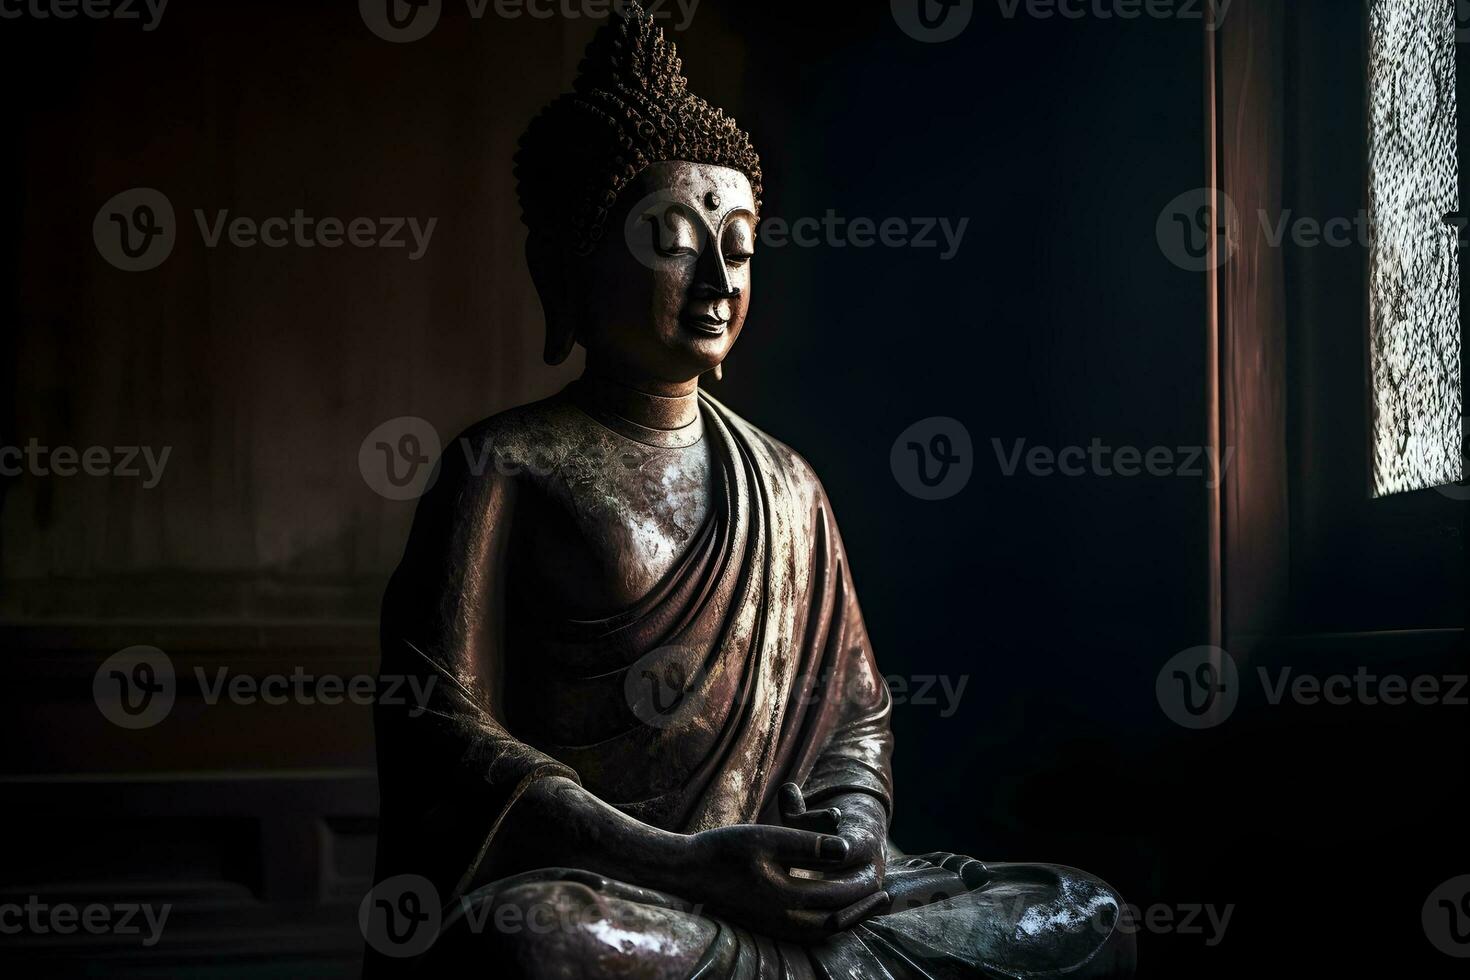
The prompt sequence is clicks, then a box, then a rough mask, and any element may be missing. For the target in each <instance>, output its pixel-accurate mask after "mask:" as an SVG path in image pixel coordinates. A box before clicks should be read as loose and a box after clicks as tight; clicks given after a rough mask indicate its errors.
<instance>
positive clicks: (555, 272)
mask: <svg viewBox="0 0 1470 980" xmlns="http://www.w3.org/2000/svg"><path fill="white" fill-rule="evenodd" d="M564 263H565V258H564V256H561V255H559V254H558V253H557V250H556V249H555V248H554V247H553V246H551V245H550V244H549V243H548V242H546V241H545V240H543V239H540V238H537V237H535V236H531V237H530V238H528V239H527V240H526V265H527V266H528V267H529V268H530V270H531V281H532V282H534V283H535V284H536V294H537V295H538V296H539V297H540V298H541V312H542V315H543V316H544V317H545V318H546V348H545V350H544V351H543V352H542V355H541V356H542V357H543V358H544V359H545V360H546V363H547V364H560V363H561V362H562V361H565V360H566V359H567V358H568V357H569V356H571V353H572V347H573V346H574V345H575V344H576V342H577V330H576V324H577V317H576V314H575V313H574V311H573V306H574V303H575V295H574V293H573V288H574V287H573V286H572V284H571V282H570V277H569V276H568V275H567V269H566V266H565V264H564Z"/></svg>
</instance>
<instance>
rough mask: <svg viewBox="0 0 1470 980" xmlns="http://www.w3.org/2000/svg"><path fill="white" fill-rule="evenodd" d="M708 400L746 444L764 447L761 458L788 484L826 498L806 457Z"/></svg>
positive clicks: (808, 494)
mask: <svg viewBox="0 0 1470 980" xmlns="http://www.w3.org/2000/svg"><path fill="white" fill-rule="evenodd" d="M706 397H708V396H706ZM709 401H710V402H712V403H713V407H714V409H715V411H716V412H717V413H718V414H719V416H720V418H721V419H722V420H724V422H725V424H726V425H728V426H729V427H730V428H731V430H733V431H734V432H736V433H737V434H738V435H739V436H740V437H741V438H742V439H744V440H745V442H746V443H748V444H750V445H755V446H759V447H761V448H762V449H763V451H764V452H763V455H764V457H765V458H766V459H767V460H768V461H769V464H770V465H771V466H772V467H773V469H774V470H775V472H776V473H777V474H779V475H780V476H782V477H783V478H784V481H785V482H786V483H787V484H788V485H790V486H791V487H792V488H793V489H795V490H797V491H798V492H800V493H802V494H803V495H804V496H808V497H810V498H811V499H813V500H814V501H819V500H825V499H826V496H827V492H826V490H825V488H823V486H822V480H821V478H820V477H819V476H817V471H816V469H815V468H813V466H812V464H811V463H810V462H808V461H807V458H806V457H805V456H803V455H802V454H801V453H799V452H797V451H796V450H795V449H793V448H791V447H790V446H789V445H787V444H786V443H784V442H782V441H781V440H780V439H777V438H776V437H775V436H773V435H771V434H770V433H769V432H766V431H765V430H764V429H761V428H760V427H758V426H756V425H754V424H753V423H751V422H748V421H746V420H745V419H744V418H742V417H741V416H739V415H737V414H736V413H735V412H733V411H731V410H730V409H729V408H728V407H726V406H725V405H724V404H722V403H720V402H719V401H716V400H715V399H714V398H709Z"/></svg>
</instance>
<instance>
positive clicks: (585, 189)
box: [515, 2, 761, 256]
mask: <svg viewBox="0 0 1470 980" xmlns="http://www.w3.org/2000/svg"><path fill="white" fill-rule="evenodd" d="M615 7H616V12H615V13H614V14H613V16H611V17H610V18H609V19H608V21H607V23H606V24H604V25H603V26H602V27H601V28H600V29H599V30H598V32H597V35H596V36H595V37H593V39H592V41H591V43H590V44H588V45H587V51H586V54H585V56H584V57H583V58H582V63H581V65H580V66H578V69H577V80H576V82H575V83H574V84H573V90H572V91H571V92H570V93H568V94H566V95H562V96H560V97H558V98H557V99H555V100H554V101H553V102H552V103H551V104H550V105H548V106H547V107H546V108H545V109H543V110H542V111H541V112H540V114H538V115H537V116H536V118H535V119H533V120H531V124H530V125H529V126H528V127H527V128H526V132H525V134H524V135H522V136H521V140H520V147H519V149H518V151H517V152H516V160H515V176H516V190H517V193H518V194H519V196H520V201H521V220H522V221H523V222H525V224H526V227H527V228H529V229H530V231H531V233H532V234H533V235H545V236H547V237H548V238H550V239H551V240H553V241H555V242H557V243H559V244H560V245H561V246H562V247H563V248H564V249H565V250H567V251H569V252H571V253H572V254H574V255H579V256H582V255H587V254H588V253H590V252H591V251H592V250H593V249H594V248H596V247H597V243H598V242H599V241H601V240H602V237H603V235H605V234H606V233H607V223H608V219H609V216H610V215H611V214H612V211H613V209H614V206H615V205H616V204H617V201H618V198H619V196H620V195H621V194H622V192H623V190H624V188H626V187H627V186H628V185H629V184H630V183H631V182H632V181H633V179H634V178H635V177H637V176H638V174H639V173H640V172H641V171H642V170H643V169H644V168H645V167H647V166H648V165H649V164H653V163H661V162H664V161H668V160H688V161H690V162H691V163H703V164H708V165H710V166H718V167H729V168H731V169H733V170H738V171H740V172H741V173H743V174H745V176H746V177H747V178H748V179H749V180H750V185H751V189H752V191H754V194H755V206H756V213H757V216H759V213H760V206H761V164H760V157H758V156H757V155H756V152H755V149H754V148H753V147H752V146H751V144H750V137H749V136H748V135H746V133H745V132H744V131H743V130H741V129H740V127H739V126H737V125H736V124H735V120H733V119H731V118H730V117H728V116H726V115H725V114H724V112H722V111H721V110H719V109H717V108H715V107H714V106H711V105H710V104H709V103H708V102H706V101H704V100H703V99H701V98H700V97H699V96H697V95H695V94H693V93H692V92H690V91H689V90H688V87H687V86H688V81H687V79H685V77H684V75H683V72H682V68H683V63H682V62H681V61H680V60H679V51H678V48H677V47H675V45H674V43H673V42H672V41H670V40H668V39H667V38H665V37H664V32H663V29H662V28H660V27H658V26H656V25H655V24H654V23H653V19H652V18H651V17H650V16H649V15H648V14H647V13H646V12H645V11H644V10H643V8H642V7H641V6H639V5H638V4H637V3H636V2H629V3H625V4H624V3H620V4H615Z"/></svg>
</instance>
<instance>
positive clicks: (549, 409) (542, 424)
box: [444, 396, 586, 482]
mask: <svg viewBox="0 0 1470 980" xmlns="http://www.w3.org/2000/svg"><path fill="white" fill-rule="evenodd" d="M585 428H586V423H585V416H583V415H582V413H580V412H579V411H577V410H576V409H575V408H574V407H573V406H571V405H570V404H569V403H567V402H566V401H565V400H564V399H562V398H561V397H560V396H552V397H551V398H546V399H542V400H541V401H538V402H531V403H530V404H527V405H518V406H516V407H515V408H510V409H506V410H505V411H503V412H499V413H497V414H495V415H492V416H490V417H489V418H485V419H481V420H480V421H478V422H476V423H475V424H473V425H471V426H470V427H469V428H467V429H465V430H464V431H463V432H461V433H460V434H459V435H458V436H457V437H456V438H455V440H454V443H453V445H450V446H448V447H446V448H445V451H444V456H445V463H446V472H447V471H448V470H449V467H451V466H452V467H454V468H455V469H456V470H457V471H458V472H459V473H460V475H461V477H462V478H463V479H468V480H486V481H490V482H497V481H500V480H504V479H510V480H520V479H525V478H530V479H532V480H535V479H537V478H539V477H544V476H545V475H546V474H548V473H551V472H554V471H555V470H556V469H557V467H558V466H559V464H560V463H561V461H562V460H564V459H565V458H566V457H567V455H568V454H569V453H571V452H572V451H573V450H574V449H575V448H576V447H577V446H578V445H580V443H581V442H582V441H583V440H584V439H585V434H584V432H583V430H584V429H585Z"/></svg>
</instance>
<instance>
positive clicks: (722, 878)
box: [677, 824, 886, 942]
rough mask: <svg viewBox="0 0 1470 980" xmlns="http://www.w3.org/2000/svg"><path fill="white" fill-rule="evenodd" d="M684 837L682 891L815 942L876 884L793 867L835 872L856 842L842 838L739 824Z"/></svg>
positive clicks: (784, 934) (757, 925) (721, 910)
mask: <svg viewBox="0 0 1470 980" xmlns="http://www.w3.org/2000/svg"><path fill="white" fill-rule="evenodd" d="M687 840H688V855H687V863H686V864H685V868H686V870H687V876H686V879H685V881H683V882H681V887H679V888H678V889H677V890H678V892H679V893H680V894H681V895H683V896H684V897H686V898H690V899H694V900H696V901H700V902H702V904H704V905H706V906H708V907H709V909H710V911H712V912H714V913H716V914H721V915H726V916H728V917H730V918H731V919H734V920H736V921H737V922H739V923H741V924H742V925H746V926H749V927H751V928H753V929H756V930H758V931H762V932H766V933H768V934H769V935H772V936H776V937H779V938H783V939H790V940H793V941H796V942H803V941H812V940H816V939H819V938H820V937H822V936H824V935H825V934H827V933H829V932H832V931H833V930H835V929H840V928H845V926H843V925H840V924H838V923H836V922H835V921H834V920H835V917H836V916H837V915H839V914H841V913H842V912H844V911H845V910H847V909H849V908H852V907H853V906H855V905H858V904H861V903H864V902H869V901H871V900H872V898H873V897H874V894H875V893H876V892H878V891H879V885H878V883H877V881H876V880H874V879H873V878H872V877H871V876H863V875H837V876H833V877H827V876H803V877H796V876H793V875H792V874H791V870H792V869H799V870H803V871H807V872H813V871H816V872H832V871H837V870H839V869H840V868H841V867H842V866H844V865H846V864H848V863H849V861H850V857H851V855H850V850H851V847H850V845H849V844H848V842H847V841H846V840H844V839H843V838H842V837H838V836H831V835H826V834H819V833H814V832H812V831H807V830H798V829H796V828H792V827H770V826H765V825H763V824H737V825H735V826H731V827H718V828H715V829H714V830H706V831H701V832H700V833H697V834H693V835H691V836H690V837H689V838H688V839H687ZM885 898H886V896H885Z"/></svg>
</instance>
